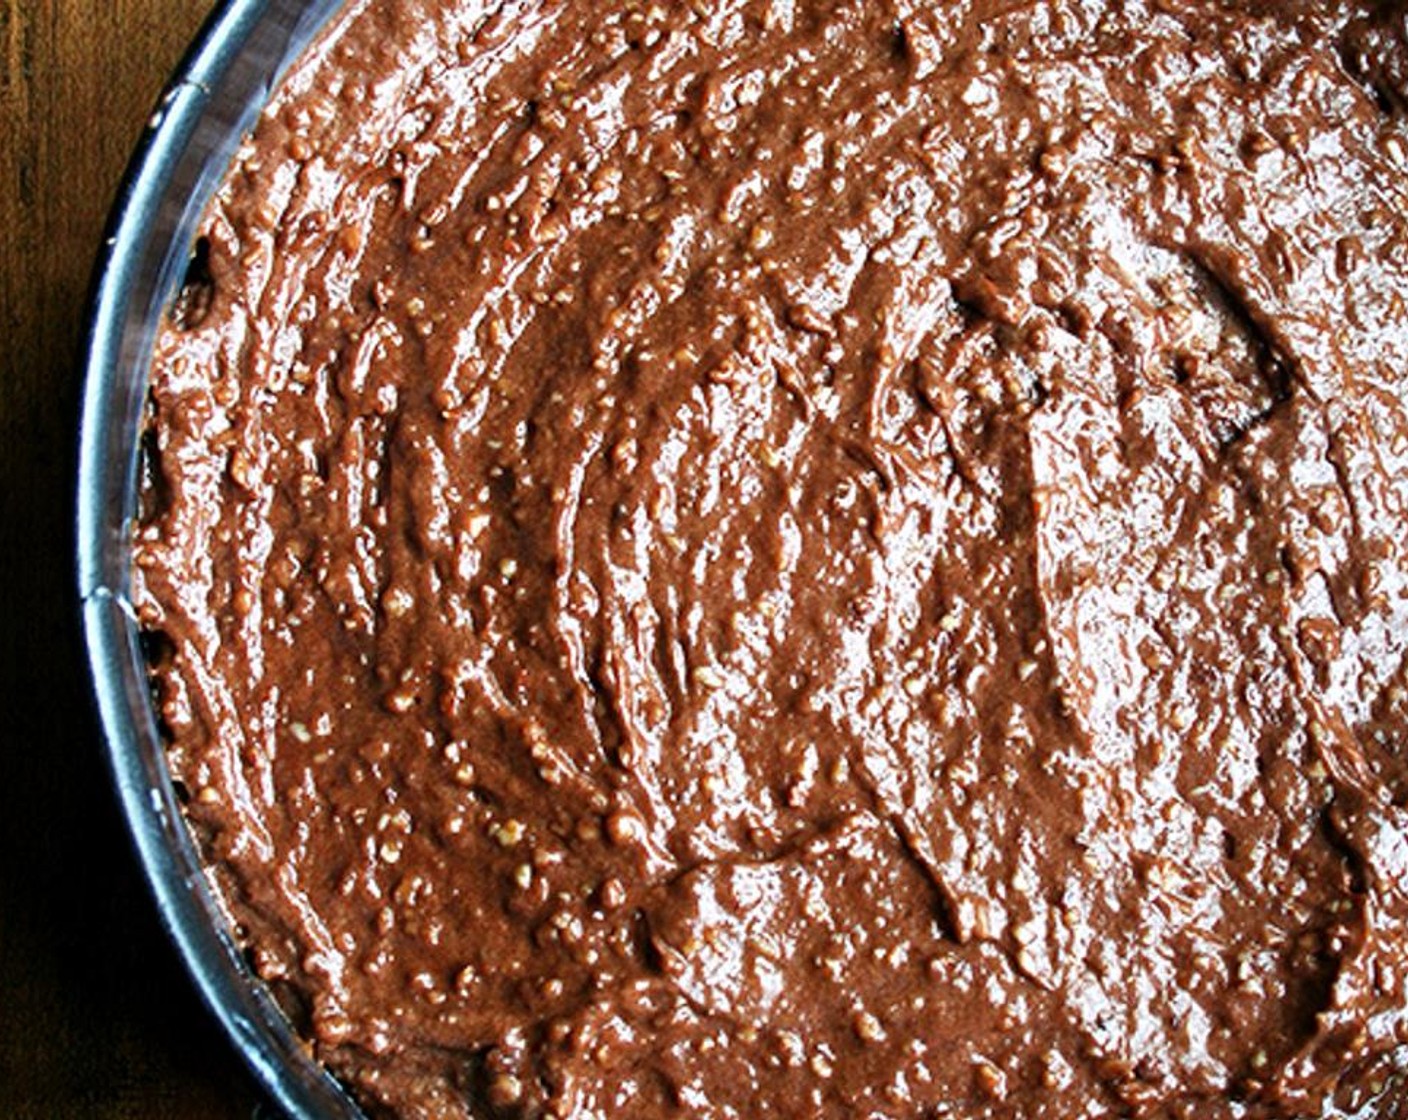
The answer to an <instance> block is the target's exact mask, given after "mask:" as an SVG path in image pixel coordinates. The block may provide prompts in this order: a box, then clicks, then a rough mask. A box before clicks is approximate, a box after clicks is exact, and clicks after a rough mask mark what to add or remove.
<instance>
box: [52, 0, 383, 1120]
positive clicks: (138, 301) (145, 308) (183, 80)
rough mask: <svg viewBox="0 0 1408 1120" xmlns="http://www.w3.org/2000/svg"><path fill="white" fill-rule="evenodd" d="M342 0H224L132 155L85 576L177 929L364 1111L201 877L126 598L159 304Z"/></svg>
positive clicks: (137, 807)
mask: <svg viewBox="0 0 1408 1120" xmlns="http://www.w3.org/2000/svg"><path fill="white" fill-rule="evenodd" d="M340 6H341V4H340V0H227V2H225V3H223V4H221V5H219V6H217V8H216V10H215V11H214V13H213V14H212V15H211V17H210V18H209V19H208V20H207V22H206V24H205V26H204V27H203V28H202V30H201V32H200V34H199V35H198V36H197V38H196V40H195V43H194V44H193V46H192V47H191V49H190V51H189V52H188V54H187V55H186V58H185V60H184V61H183V63H182V64H181V66H180V67H178V69H177V71H176V77H175V78H174V79H173V80H172V82H171V84H170V85H169V86H168V88H167V90H166V93H165V94H164V95H163V97H162V98H161V101H160V102H159V104H158V107H157V109H156V111H155V112H154V114H153V116H152V118H151V120H150V122H149V124H148V127H147V130H146V132H145V133H144V135H143V137H142V140H141V142H140V144H139V145H138V148H137V151H136V153H135V155H134V156H133V158H132V161H131V163H130V164H129V167H128V170H127V173H126V176H125V177H124V180H123V185H122V187H121V189H120V191H119V193H118V197H117V201H116V203H115V204H114V207H113V210H112V214H111V217H110V218H109V223H108V228H107V232H106V235H105V240H104V243H103V248H102V250H101V252H100V255H99V258H98V261H97V264H96V269H95V278H94V283H93V289H92V295H91V298H90V306H89V313H88V320H87V322H88V335H87V342H86V347H85V374H84V387H83V397H82V406H81V419H80V427H79V455H78V475H77V494H76V497H77V557H76V560H77V573H76V574H77V581H78V591H79V596H80V599H81V602H82V625H83V633H84V641H85V645H86V650H87V656H88V663H89V669H90V673H91V679H92V685H93V696H94V700H95V702H96V707H97V712H98V716H99V719H100V722H101V725H102V728H103V732H104V740H105V745H106V754H107V761H108V766H109V769H110V771H111V773H112V778H113V783H114V787H115V789H116V792H117V796H118V800H119V802H120V804H121V807H122V810H123V813H124V815H125V817H126V819H127V823H128V827H129V830H130V833H131V836H132V840H133V843H134V846H135V848H136V851H137V855H138V858H139V860H140V862H141V865H142V869H143V871H144V873H145V875H146V879H147V882H148V885H149V887H150V889H151V892H152V895H153V897H154V899H155V901H156V904H157V908H158V910H159V912H160V916H161V921H162V924H163V926H164V927H165V929H166V932H167V934H168V936H169V937H170V938H171V940H172V942H173V944H174V945H175V946H176V949H177V951H178V952H179V953H180V956H181V958H182V960H183V962H184V964H185V966H186V970H187V972H188V973H189V974H190V976H191V978H192V980H193V981H194V983H195V985H196V988H197V990H198V991H199V992H200V994H201V997H202V998H203V1000H204V1001H205V1003H206V1005H207V1007H208V1008H209V1010H210V1011H211V1013H212V1014H213V1015H214V1016H215V1018H216V1019H217V1021H218V1022H219V1023H220V1024H221V1026H222V1027H223V1028H224V1030H225V1032H226V1034H227V1035H228V1037H229V1038H230V1040H231V1042H232V1043H233V1044H234V1045H235V1047H236V1048H237V1050H238V1051H239V1052H240V1054H241V1055H242V1056H243V1058H244V1060H245V1062H246V1063H247V1064H248V1066H249V1068H250V1069H251V1071H252V1072H253V1073H254V1075H255V1076H256V1078H257V1079H258V1081H259V1082H260V1083H261V1085H262V1086H263V1087H264V1089H265V1090H266V1091H267V1093H268V1094H269V1096H270V1097H271V1098H272V1100H273V1101H274V1102H276V1103H277V1104H278V1106H279V1107H281V1108H282V1109H283V1110H284V1111H286V1112H287V1113H289V1114H290V1115H291V1116H293V1117H297V1118H299V1120H313V1118H315V1117H316V1118H319V1120H361V1118H362V1117H363V1114H362V1113H361V1111H360V1110H358V1108H357V1107H356V1105H355V1104H354V1103H353V1102H352V1100H351V1098H350V1097H349V1096H348V1094H347V1093H346V1091H345V1090H344V1089H343V1088H342V1087H341V1086H340V1085H339V1084H338V1083H337V1082H336V1081H335V1080H334V1079H333V1078H332V1077H331V1076H330V1075H329V1074H328V1073H327V1072H326V1070H324V1069H323V1067H322V1066H320V1065H319V1064H317V1063H316V1062H315V1061H314V1060H313V1059H312V1057H311V1055H310V1054H309V1051H308V1047H307V1045H306V1044H305V1043H304V1042H303V1041H302V1040H301V1039H299V1037H298V1036H297V1034H296V1033H295V1031H294V1029H293V1027H292V1025H291V1024H290V1023H289V1021H288V1019H287V1018H286V1017H285V1016H284V1014H283V1012H282V1011H281V1010H280V1009H279V1007H278V1005H277V1003H276V1002H275V1000H274V998H273V996H272V995H271V993H270V992H269V990H268V989H267V988H266V987H265V985H264V984H263V983H262V982H261V981H260V980H259V979H258V978H257V977H256V976H255V975H254V973H253V971H252V970H251V969H250V967H249V965H248V963H247V962H246V961H245V959H244V956H243V954H242V953H241V951H240V949H239V947H238V945H237V944H236V943H235V940H234V938H233V936H232V935H231V932H230V929H229V926H228V922H227V920H226V918H225V916H224V914H223V912H222V911H221V909H220V907H219V905H218V904H217V902H216V900H215V898H214V895H213V894H212V892H211V890H210V889H209V886H208V884H207V882H206V879H205V874H204V871H203V870H202V866H201V862H200V859H199V856H198V854H197V852H196V848H195V845H194V843H193V842H192V839H191V836H190V833H189V832H188V830H187V828H186V825H185V821H184V818H183V817H182V814H181V809H180V804H179V801H178V798H177V796H176V792H175V789H174V787H173V785H172V781H171V775H170V773H169V771H168V769H167V765H166V757H165V750H164V746H163V743H162V739H161V734H160V731H159V729H158V726H157V722H156V716H155V713H154V711H153V706H152V698H151V693H150V690H149V688H148V683H147V676H146V667H145V661H144V658H143V655H142V650H141V646H140V635H139V630H138V627H137V623H136V618H135V616H134V613H133V611H132V609H131V605H130V602H129V600H128V587H129V584H128V569H129V565H130V560H131V548H130V532H131V527H132V523H133V517H134V515H135V511H136V500H137V493H136V483H137V471H138V464H139V444H140V425H141V418H142V411H143V406H144V401H145V397H146V390H147V366H148V363H149V362H150V355H151V348H152V343H153V340H154V337H155V334H156V330H157V326H158V323H159V320H160V316H161V314H162V312H163V310H164V308H165V307H166V306H167V305H168V304H169V302H170V300H171V298H172V297H173V296H174V294H175V292H176V290H177V287H178V285H179V283H180V281H181V279H182V277H183V275H184V271H185V267H186V261H187V258H188V253H189V246H190V244H191V241H192V238H193V236H194V231H195V227H196V224H197V222H198V221H199V218H200V216H201V214H202V213H203V212H204V210H205V207H206V206H207V204H208V203H209V201H210V198H211V196H212V195H213V193H214V191H215V189H216V188H217V187H218V185H219V183H220V182H221V180H222V179H223V178H224V175H225V173H226V171H227V169H228V166H229V161H230V158H231V156H232V155H233V153H234V151H235V149H236V147H237V146H238V144H239V142H240V140H241V138H242V137H243V135H244V134H245V133H246V132H247V131H248V129H249V128H250V127H251V126H252V125H253V123H254V121H255V119H256V118H257V116H258V114H259V112H260V111H261V110H262V108H263V106H264V104H265V103H266V102H267V100H268V96H269V94H270V92H271V91H272V89H273V88H274V86H275V85H276V84H277V82H278V81H279V79H280V78H281V76H282V75H283V74H284V72H285V71H286V70H287V68H288V66H289V65H290V64H291V63H292V62H293V60H294V59H295V58H297V57H298V55H299V54H301V53H302V51H303V50H304V48H306V47H307V46H308V45H309V43H310V42H311V41H312V40H313V39H314V37H315V36H316V34H317V33H318V31H319V30H320V29H321V28H322V27H323V26H325V24H326V23H327V21H328V19H329V18H330V16H331V15H332V14H333V12H334V11H335V10H336V9H337V8H338V7H340Z"/></svg>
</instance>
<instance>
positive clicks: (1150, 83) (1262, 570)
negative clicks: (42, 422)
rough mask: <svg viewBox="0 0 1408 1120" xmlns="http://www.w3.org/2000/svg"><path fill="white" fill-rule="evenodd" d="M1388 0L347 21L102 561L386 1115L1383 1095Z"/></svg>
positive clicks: (304, 67)
mask: <svg viewBox="0 0 1408 1120" xmlns="http://www.w3.org/2000/svg"><path fill="white" fill-rule="evenodd" d="M1404 19H1405V16H1404V10H1403V8H1402V6H1401V5H1400V4H1398V3H1396V2H1383V3H1369V2H1367V0H1366V2H1363V3H1361V2H1359V0H1281V2H1277V3H1265V2H1263V3H1237V4H1231V3H1228V4H1222V3H1217V2H1214V0H1124V2H1119V0H1108V2H1100V0H974V2H972V3H956V2H955V3H949V4H943V3H930V4H921V3H913V2H907V0H746V2H745V0H719V2H717V3H695V4H693V5H685V4H681V3H663V2H662V3H659V4H642V3H614V4H601V3H586V2H584V0H552V2H549V0H524V2H518V3H508V4H505V5H503V6H502V7H500V8H496V9H493V10H490V9H489V8H488V7H486V6H485V5H484V4H483V3H480V2H475V0H464V2H461V3H434V2H431V0H353V3H351V4H350V5H349V7H348V8H347V10H346V11H345V12H344V13H343V14H342V15H341V16H339V17H338V18H337V19H336V21H335V22H334V24H333V25H332V26H331V28H330V29H329V30H328V31H327V32H326V34H325V35H324V36H323V38H322V39H321V40H320V42H319V44H318V46H317V47H316V48H315V49H314V50H313V51H312V52H311V53H310V54H309V55H308V56H307V57H306V58H305V59H304V60H303V61H302V62H301V63H300V64H299V65H298V66H297V68H296V69H295V71H294V72H293V74H292V76H291V77H290V78H289V80H288V81H287V83H286V84H285V86H284V87H283V88H282V91H281V92H279V93H278V94H277V95H276V96H275V97H274V99H273V101H272V103H271V105H270V107H269V109H268V111H267V112H266V113H265V114H264V115H263V117H262V118H261V120H260V121H259V123H258V126H257V128H256V129H255V130H254V132H253V134H252V136H251V138H250V139H249V140H248V142H247V144H246V145H245V146H244V148H243V149H242V151H241V152H240V153H239V155H238V157H237V159H236V162H235V164H234V166H233V169H232V171H231V172H230V175H229V178H228V181H227V182H226V183H225V185H224V187H223V189H222V191H221V192H220V194H219V196H218V198H217V200H216V202H215V203H214V204H213V206H212V207H211V209H210V210H209V212H208V215H207V216H206V218H205V220H204V223H203V226H202V234H201V237H202V240H201V241H200V243H199V244H198V246H197V252H196V256H195V259H194V260H193V263H192V267H191V273H190V276H189V278H188V282H187V284H186V286H185V288H184V289H183V291H182V294H181V297H180V299H179V300H178V301H177V303H176V305H175V307H174V308H173V310H172V313H171V318H170V321H169V324H168V325H167V326H166V327H165V329H164V330H163V332H162V334H161V337H160V339H159V342H158V345H157V351H156V359H155V365H154V371H153V380H152V389H151V401H152V405H151V421H150V426H149V433H148V451H147V456H146V473H145V477H144V481H143V496H144V510H143V517H142V523H141V525H140V526H139V528H138V531H137V544H136V553H135V573H134V574H135V585H136V601H137V605H138V608H139V610H140V612H141V618H142V620H143V623H144V624H145V626H146V628H147V629H148V630H149V632H150V633H151V635H152V658H153V667H154V677H155V681H156V684H157V686H158V690H159V697H160V710H161V714H162V716H163V718H164V720H165V724H166V727H167V729H168V732H169V736H170V752H171V762H172V766H173V768H174V771H175V774H176V775H177V777H178V778H179V780H180V781H181V783H183V786H184V788H185V789H186V790H187V791H188V793H189V816H190V820H191V822H192V823H193V825H194V827H195V829H196V832H197V834H198V836H199V838H200V841H201V843H202V845H203V850H204V853H205V856H206V858H207V859H208V862H209V867H210V873H211V875H212V877H213V879H214V881H215V883H216V884H217V887H218V890H219V893H220V895H221V896H222V898H223V899H224V902H225V904H226V905H227V906H228V909H229V911H230V913H231V915H232V917H233V920H234V921H235V922H236V923H237V927H238V930H239V934H240V936H241V937H242V938H243V939H244V940H245V942H246V943H247V945H248V947H249V952H250V954H251V957H252V959H253V961H254V963H255V965H256V967H257V969H258V971H259V973H260V974H261V975H262V976H264V977H265V978H267V979H268V981H269V982H270V983H271V984H272V985H273V986H274V987H275V988H276V989H277V990H278V991H279V992H280V993H281V995H282V998H283V999H284V1001H285V1002H286V1003H287V1005H288V1006H289V1008H290V1012H291V1014H292V1015H293V1016H294V1018H295V1021H296V1022H297V1023H298V1024H299V1026H300V1027H301V1028H302V1029H303V1030H304V1031H306V1033H307V1035H308V1037H309V1038H310V1040H311V1041H312V1043H313V1045H314V1047H315V1049H316V1052H317V1054H318V1055H319V1056H320V1057H321V1058H322V1059H323V1060H324V1061H326V1063H327V1064H328V1065H329V1066H330V1067H331V1068H332V1069H333V1070H334V1071H335V1072H336V1073H337V1074H338V1075H339V1076H341V1077H342V1078H343V1079H344V1080H345V1081H346V1082H347V1083H348V1084H349V1085H350V1086H351V1087H352V1089H353V1090H354V1092H355V1093H356V1094H357V1096H358V1097H359V1098H360V1099H362V1100H363V1101H364V1102H366V1104H367V1106H368V1108H369V1109H371V1110H372V1112H373V1113H374V1114H375V1115H383V1114H384V1115H387V1116H397V1117H402V1118H411V1117H416V1118H424V1117H442V1118H463V1117H469V1116H474V1117H480V1118H483V1117H537V1118H547V1117H557V1118H560V1120H567V1118H576V1120H592V1118H600V1120H607V1118H610V1120H637V1118H640V1120H646V1118H655V1117H665V1116H689V1117H701V1118H710V1120H713V1118H718V1120H723V1118H748V1120H756V1118H766V1117H774V1118H778V1120H783V1118H803V1117H805V1118H838V1120H839V1118H847V1120H850V1118H862V1117H864V1118H876V1120H879V1118H893V1120H919V1118H921V1117H922V1118H930V1117H965V1118H966V1117H992V1118H997V1117H1012V1118H1023V1120H1027V1118H1050V1120H1058V1118H1059V1120H1073V1118H1078V1117H1090V1118H1094V1117H1146V1118H1172V1117H1183V1118H1189V1120H1192V1118H1197V1120H1220V1118H1229V1120H1230V1118H1234V1117H1235V1118H1248V1120H1254V1118H1271V1117H1291V1116H1297V1117H1308V1116H1319V1115H1329V1114H1331V1113H1334V1112H1336V1111H1337V1110H1342V1111H1346V1112H1351V1111H1355V1110H1362V1115H1364V1116H1366V1117H1375V1118H1386V1117H1402V1116H1405V1115H1408V1089H1405V1088H1403V1087H1402V1086H1401V1085H1398V1084H1397V1083H1396V1082H1395V1080H1394V1077H1395V1075H1394V1063H1395V1060H1396V1056H1398V1059H1399V1060H1401V1055H1402V1050H1403V1044H1404V1043H1405V1041H1408V1012H1405V1007H1408V676H1405V669H1406V668H1408V664H1406V663H1405V655H1406V654H1408V555H1406V554H1405V549H1408V309H1406V306H1405V300H1408V122H1406V121H1405V104H1406V103H1408V102H1405V98H1408V86H1405V80H1406V79H1408V42H1405V30H1404Z"/></svg>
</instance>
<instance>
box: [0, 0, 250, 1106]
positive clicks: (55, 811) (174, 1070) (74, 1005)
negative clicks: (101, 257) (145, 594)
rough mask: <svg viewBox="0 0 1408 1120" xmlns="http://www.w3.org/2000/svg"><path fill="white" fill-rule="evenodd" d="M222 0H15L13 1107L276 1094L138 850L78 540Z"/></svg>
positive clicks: (0, 722)
mask: <svg viewBox="0 0 1408 1120" xmlns="http://www.w3.org/2000/svg"><path fill="white" fill-rule="evenodd" d="M210 6H211V5H210V0H0V43H3V52H4V55H3V70H0V147H3V152H0V331H3V333H0V362H3V367H2V368H3V374H0V603H3V604H4V610H3V637H4V645H3V657H4V662H3V665H0V681H3V682H4V690H5V698H6V703H5V706H4V712H3V715H0V727H3V728H4V731H3V734H0V1117H5V1118H9V1120H28V1118H30V1117H33V1118H37V1120H69V1118H77V1120H84V1118H88V1117H94V1118H99V1120H118V1118H122V1120H128V1118H139V1117H140V1118H147V1117H155V1118H168V1117H169V1118H181V1120H185V1118H188V1117H189V1118H201V1120H225V1118H232V1120H233V1118H237V1120H249V1117H251V1115H253V1114H255V1112H256V1110H257V1109H260V1106H259V1104H258V1101H257V1097H256V1094H255V1092H254V1089H253V1087H252V1084H251V1081H250V1079H249V1077H248V1076H247V1075H246V1073H245V1071H244V1068H243V1066H242V1064H241V1062H240V1060H239V1059H238V1057H237V1056H236V1055H235V1054H234V1052H233V1051H232V1050H231V1049H230V1047H229V1046H228V1044H227V1043H226V1041H225V1039H224V1037H223V1036H222V1035H221V1034H220V1032H219V1031H218V1029H217V1028H216V1027H215V1025H214V1023H213V1022H212V1021H211V1020H210V1019H209V1018H208V1016H207V1015H206V1013H205V1010H204V1008H203V1007H202V1006H201V1005H200V1002H199V1000H198V999H197V997H196V995H195V992H194V989H193V988H192V987H191V985H190V983H189V982H188V981H187V979H186V976H185V974H184V972H183V971H182V969H181V967H180V966H179V964H178V963H177V960H176V957H175V954H174V952H173V950H172V949H171V948H170V946H169V944H168V942H167V940H166V938H165V936H164V934H163V933H162V931H161V929H160V928H159V926H158V923H157V920H156V916H155V911H154V909H153V907H152V905H151V902H150V899H149V897H148V895H147V890H146V886H145V883H144V882H143V881H142V879H141V877H140V874H139V873H138V870H137V868H136V865H135V862H134V860H133V858H132V856H131V853H130V847H129V844H128V841H127V836H126V833H125V832H124V830H123V825H122V822H121V820H120V819H119V816H118V814H117V811H116V808H115V804H114V801H113V798H112V795H111V792H110V790H109V788H108V785H107V774H106V771H105V769H104V763H103V759H102V755H101V753H100V749H99V740H98V731H97V728H96V726H95V722H94V719H93V716H92V713H91V710H90V708H89V702H88V690H87V684H86V679H85V677H84V669H83V662H82V659H81V656H80V647H79V639H78V628H77V609H78V608H77V602H76V597H75V594H74V591H73V574H72V573H73V564H72V561H71V556H72V530H71V521H72V510H73V500H72V492H73V477H74V448H75V438H74V437H75V432H76V429H77V405H78V399H79V387H80V381H81V370H80V367H79V348H80V340H81V337H82V330H83V325H82V324H83V311H84V304H85V300H86V295H87V289H88V283H89V277H90V271H91V268H92V262H93V259H94V255H95V253H96V251H97V248H98V244H99V240H100V238H101V234H102V229H103V224H104V220H105V217H106V214H107V210H108V207H109V205H110V204H111V201H112V198H113V195H114V191H115V189H116V186H117V183H118V181H119V179H120V178H121V175H122V171H123V168H124V167H125V165H126V163H127V160H128V157H129V155H130V153H131V151H132V149H133V146H134V144H135V143H136V141H137V138H138V136H139V134H140V132H141V128H142V124H143V122H144V121H145V120H146V118H147V116H148V114H149V113H150V111H151V108H152V106H153V104H154V103H155V101H156V99H157V95H158V93H159V91H160V89H161V87H162V85H163V83H164V82H165V80H166V78H167V75H168V74H169V73H170V72H171V70H172V69H173V68H174V66H175V65H176V63H177V62H178V60H179V59H180V57H181V54H182V52H183V50H184V48H185V46H186V44H187V43H188V42H189V41H190V39H191V38H192V36H193V35H194V33H195V31H196V29H197V27H198V26H199V24H200V22H201V21H202V20H203V19H204V17H205V15H206V13H207V12H208V11H209V8H210ZM261 1115H272V1114H271V1113H266V1112H263V1111H262V1110H261Z"/></svg>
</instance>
